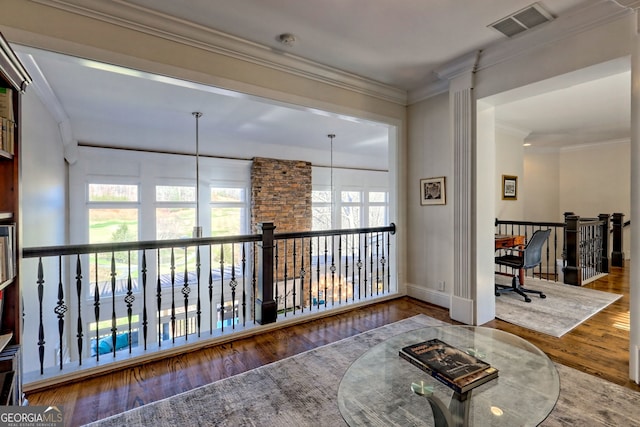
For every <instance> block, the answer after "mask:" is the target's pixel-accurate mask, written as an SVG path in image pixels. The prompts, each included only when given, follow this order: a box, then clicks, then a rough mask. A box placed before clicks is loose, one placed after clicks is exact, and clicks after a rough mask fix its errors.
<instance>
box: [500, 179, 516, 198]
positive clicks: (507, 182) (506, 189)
mask: <svg viewBox="0 0 640 427" xmlns="http://www.w3.org/2000/svg"><path fill="white" fill-rule="evenodd" d="M502 200H518V177H517V176H514V175H502Z"/></svg>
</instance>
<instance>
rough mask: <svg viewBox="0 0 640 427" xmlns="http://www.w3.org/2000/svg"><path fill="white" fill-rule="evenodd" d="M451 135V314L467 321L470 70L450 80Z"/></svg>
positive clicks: (471, 289) (470, 287)
mask: <svg viewBox="0 0 640 427" xmlns="http://www.w3.org/2000/svg"><path fill="white" fill-rule="evenodd" d="M449 103H450V109H451V112H450V117H451V122H452V123H451V126H452V129H451V135H452V138H453V149H454V156H453V181H454V182H453V189H454V190H453V203H454V206H453V212H454V218H453V227H454V230H453V234H454V243H453V254H454V255H453V271H454V273H453V274H454V275H453V294H452V295H451V306H450V316H451V318H452V319H453V320H457V321H459V322H462V323H466V324H474V319H475V301H474V296H475V276H476V273H475V266H476V264H475V259H474V253H475V245H476V239H475V216H474V212H475V191H474V177H475V167H474V165H475V139H476V132H475V115H476V106H475V104H476V100H475V96H474V93H473V76H472V72H471V71H469V72H467V73H465V74H463V75H461V76H459V77H455V78H454V79H452V80H451V81H450V86H449Z"/></svg>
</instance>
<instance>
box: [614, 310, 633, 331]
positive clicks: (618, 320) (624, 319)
mask: <svg viewBox="0 0 640 427" xmlns="http://www.w3.org/2000/svg"><path fill="white" fill-rule="evenodd" d="M613 320H614V322H613V327H614V328H617V329H622V330H623V331H628V330H629V311H626V312H624V313H620V314H618V315H616V316H614V317H613Z"/></svg>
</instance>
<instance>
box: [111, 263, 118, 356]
mask: <svg viewBox="0 0 640 427" xmlns="http://www.w3.org/2000/svg"><path fill="white" fill-rule="evenodd" d="M116 274H117V273H116V254H115V252H111V344H112V347H113V357H116V338H117V337H116V335H117V332H118V327H117V320H116Z"/></svg>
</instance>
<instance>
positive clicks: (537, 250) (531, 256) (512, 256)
mask: <svg viewBox="0 0 640 427" xmlns="http://www.w3.org/2000/svg"><path fill="white" fill-rule="evenodd" d="M550 233H551V229H547V230H537V231H536V232H535V233H533V235H532V236H531V239H529V242H528V243H527V245H526V246H525V247H524V249H517V248H513V249H509V253H507V254H505V255H502V256H497V257H495V261H496V264H498V265H503V266H505V267H510V268H512V269H513V274H508V273H503V272H496V273H498V274H503V275H506V276H513V279H512V280H511V286H508V285H499V284H496V286H495V291H496V296H500V294H502V293H504V292H515V293H517V294H518V295H522V297H524V300H525V301H526V302H531V298H529V296H528V295H527V293H531V294H538V295H540V298H546V297H547V296H546V295H545V294H544V293H542V291H536V290H534V289H527V288H525V287H524V286H523V285H524V277H522V276H524V275H525V273H524V272H526V270H528V269H531V268H534V267H537V266H538V265H540V263H541V262H542V246H544V243H545V242H546V241H547V239H548V238H549V234H550ZM521 270H522V271H523V274H522V276H520V274H519V272H520V271H521ZM519 276H520V277H519ZM518 277H519V279H520V280H518ZM518 282H519V283H518Z"/></svg>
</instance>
